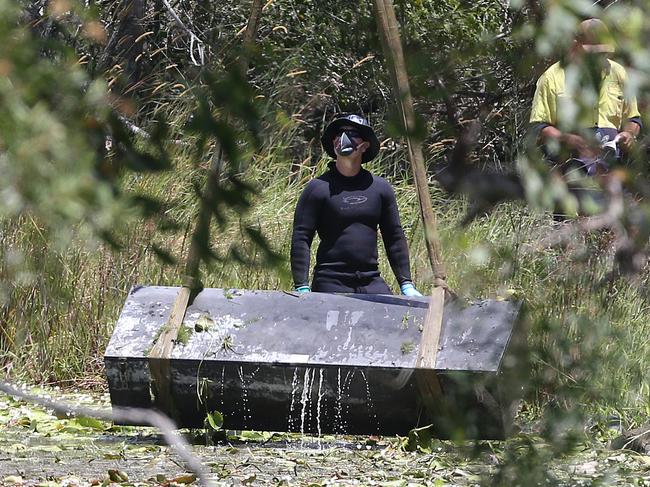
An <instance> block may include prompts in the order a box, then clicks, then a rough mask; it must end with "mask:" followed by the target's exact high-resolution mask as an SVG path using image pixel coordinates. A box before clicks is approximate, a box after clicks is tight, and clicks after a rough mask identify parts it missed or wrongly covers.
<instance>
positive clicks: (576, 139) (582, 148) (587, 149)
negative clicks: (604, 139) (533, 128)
mask: <svg viewBox="0 0 650 487" xmlns="http://www.w3.org/2000/svg"><path fill="white" fill-rule="evenodd" d="M539 137H540V139H541V140H542V141H543V142H544V143H546V142H548V141H549V140H550V139H556V140H557V141H558V143H560V144H561V145H563V146H565V147H567V148H568V149H570V150H572V151H575V152H577V153H578V154H579V155H580V156H581V157H589V158H593V157H596V156H597V155H598V151H597V149H596V148H594V147H592V146H591V145H590V144H589V143H588V142H587V141H586V140H585V139H584V137H582V136H580V135H578V134H572V133H570V132H562V131H561V130H559V129H558V128H557V127H554V126H553V125H547V126H546V127H544V128H543V129H542V130H541V131H540V133H539Z"/></svg>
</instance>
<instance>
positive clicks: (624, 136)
mask: <svg viewBox="0 0 650 487" xmlns="http://www.w3.org/2000/svg"><path fill="white" fill-rule="evenodd" d="M634 140H635V139H634V135H632V134H631V133H630V132H626V131H625V130H624V131H622V132H619V133H618V135H617V136H616V141H617V142H618V145H619V146H621V149H623V151H625V152H628V151H629V150H630V149H631V148H632V146H633V145H634Z"/></svg>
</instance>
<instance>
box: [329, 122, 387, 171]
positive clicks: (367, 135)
mask: <svg viewBox="0 0 650 487" xmlns="http://www.w3.org/2000/svg"><path fill="white" fill-rule="evenodd" d="M346 126H349V127H354V128H355V129H357V131H358V132H359V133H360V134H361V136H362V137H363V140H365V141H366V142H370V147H368V149H366V151H365V152H364V153H363V156H362V159H361V161H362V162H364V163H365V162H369V161H372V160H373V159H374V158H375V157H377V154H379V139H377V136H376V135H375V131H374V130H373V129H372V127H371V126H370V124H369V123H368V121H367V120H366V119H365V118H363V117H361V116H359V115H356V114H354V113H352V114H340V115H336V116H335V118H334V120H332V121H331V122H330V124H329V125H328V126H327V128H326V129H325V132H323V136H322V137H321V138H320V142H321V144H322V145H323V149H325V152H327V153H328V154H329V155H330V157H332V158H334V159H336V151H335V150H334V137H336V134H337V132H338V131H339V129H340V128H341V127H346Z"/></svg>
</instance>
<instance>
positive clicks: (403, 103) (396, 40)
mask: <svg viewBox="0 0 650 487" xmlns="http://www.w3.org/2000/svg"><path fill="white" fill-rule="evenodd" d="M375 10H376V18H377V22H378V26H379V33H380V36H381V38H382V42H383V45H384V52H385V57H386V60H387V61H388V65H389V69H390V74H391V79H392V82H393V90H394V92H395V96H396V97H397V101H398V107H399V112H400V115H401V118H402V123H403V124H404V131H405V133H406V142H407V145H408V151H409V161H410V163H411V169H412V171H413V178H414V180H415V187H416V189H417V193H418V200H419V202H420V212H421V214H422V222H423V224H424V237H425V242H426V246H427V253H428V256H429V262H430V263H431V269H432V270H433V277H434V281H433V285H434V287H439V286H440V287H444V288H446V287H447V284H446V278H447V274H446V271H445V267H444V265H443V263H442V253H441V250H440V240H439V239H438V233H437V231H436V226H437V223H436V215H435V213H434V212H433V207H432V206H431V197H430V195H429V187H428V179H427V171H426V168H425V165H424V155H423V154H422V142H421V141H420V140H418V139H416V138H415V137H414V136H413V133H414V132H415V110H414V108H413V98H412V97H411V88H410V86H409V80H408V74H407V72H406V64H405V62H404V52H403V50H402V42H401V40H400V35H399V29H398V24H397V17H396V16H395V8H394V6H393V2H392V0H375Z"/></svg>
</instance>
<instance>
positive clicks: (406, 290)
mask: <svg viewBox="0 0 650 487" xmlns="http://www.w3.org/2000/svg"><path fill="white" fill-rule="evenodd" d="M400 290H401V291H402V294H403V295H404V296H409V297H414V296H422V293H421V292H420V291H418V290H417V289H415V286H414V285H413V283H412V282H408V281H406V282H404V283H402V285H401V286H400Z"/></svg>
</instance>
